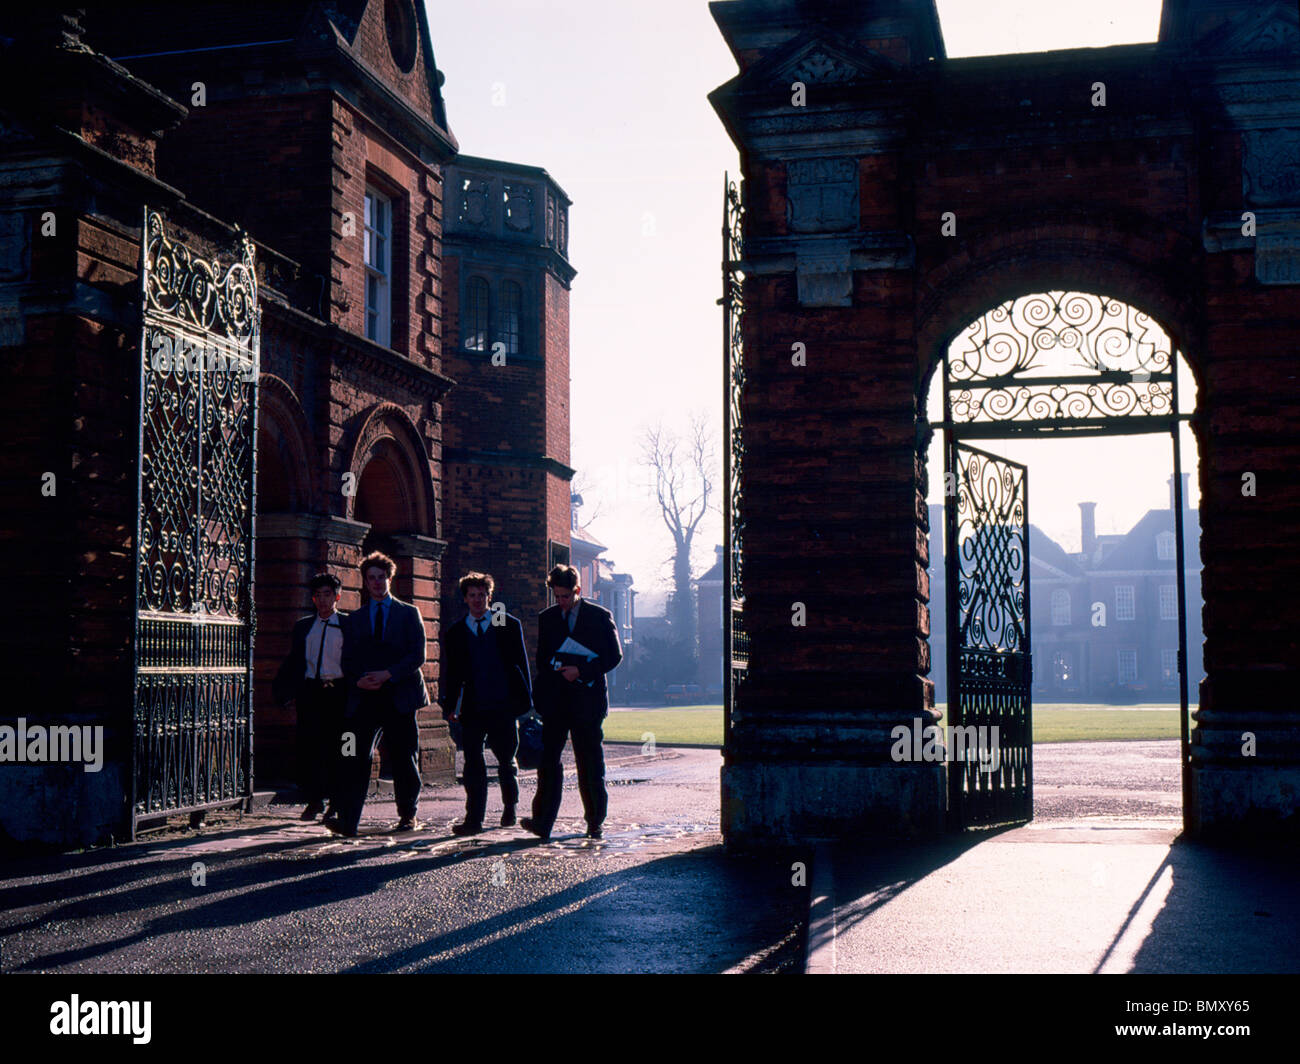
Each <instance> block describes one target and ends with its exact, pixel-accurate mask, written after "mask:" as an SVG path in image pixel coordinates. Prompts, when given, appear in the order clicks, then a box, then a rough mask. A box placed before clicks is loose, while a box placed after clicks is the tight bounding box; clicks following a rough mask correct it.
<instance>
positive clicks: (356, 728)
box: [327, 551, 429, 837]
mask: <svg viewBox="0 0 1300 1064" xmlns="http://www.w3.org/2000/svg"><path fill="white" fill-rule="evenodd" d="M360 568H361V579H362V583H363V585H364V588H365V599H366V601H365V604H364V605H363V606H362V607H361V609H359V610H357V611H356V612H355V613H351V614H349V615H348V617H347V620H346V621H345V622H344V625H343V675H344V678H345V680H346V683H347V690H348V705H347V710H346V713H345V716H344V722H343V727H344V733H345V734H346V733H347V732H348V731H349V730H350V731H352V733H353V734H354V735H355V739H356V742H355V748H354V751H353V754H352V756H351V757H349V758H347V759H346V761H347V767H346V769H345V783H344V786H343V787H342V788H341V793H342V797H343V803H342V806H341V808H340V809H339V818H338V820H337V821H330V822H327V823H328V824H329V826H330V829H331V830H332V831H336V832H337V833H338V834H340V835H345V836H349V837H351V836H355V835H356V833H357V826H358V825H359V824H360V822H361V811H362V808H363V807H364V805H365V799H366V790H367V788H368V787H369V785H370V763H371V760H372V759H373V758H374V756H375V748H376V747H377V746H378V745H379V740H380V738H381V737H385V738H386V740H387V747H388V752H389V755H390V756H391V757H392V762H393V792H394V798H395V799H396V801H397V814H398V816H399V817H400V818H401V819H400V821H399V822H398V825H397V828H396V830H398V831H413V830H415V829H417V828H419V827H420V826H421V825H420V822H419V821H418V820H417V819H416V813H417V811H418V807H419V803H420V786H421V781H420V733H419V728H418V726H417V725H416V720H415V713H416V710H418V709H419V708H420V707H421V706H427V705H428V704H429V692H428V690H427V689H426V688H425V686H424V674H423V672H422V671H421V669H422V668H423V666H424V653H425V649H424V643H425V638H424V618H423V617H421V616H420V611H419V610H418V609H416V608H415V607H414V606H412V605H411V604H410V603H409V602H402V601H400V600H398V599H395V598H393V596H392V593H391V591H390V586H391V583H392V579H393V574H394V573H396V572H397V565H396V564H395V563H394V561H393V559H392V558H390V557H388V556H387V555H386V554H380V553H379V552H378V551H376V552H374V553H373V554H369V555H367V556H366V557H365V558H363V559H362V561H361V566H360Z"/></svg>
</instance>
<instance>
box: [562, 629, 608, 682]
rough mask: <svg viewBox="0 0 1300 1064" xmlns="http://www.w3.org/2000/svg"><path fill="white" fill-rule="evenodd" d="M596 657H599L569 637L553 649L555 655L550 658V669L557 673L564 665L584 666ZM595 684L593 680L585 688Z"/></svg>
mask: <svg viewBox="0 0 1300 1064" xmlns="http://www.w3.org/2000/svg"><path fill="white" fill-rule="evenodd" d="M597 657H599V655H598V654H596V653H595V652H594V651H591V650H588V649H587V648H586V647H584V646H583V645H582V644H581V643H579V642H578V641H577V640H576V639H574V638H573V636H569V637H568V638H567V639H565V640H564V642H563V643H561V644H560V645H559V646H558V647H557V648H556V649H555V653H554V654H553V655H552V656H551V668H552V669H555V670H556V671H557V672H558V671H559V670H560V669H562V668H564V666H566V665H576V666H581V665H585V664H586V663H587V662H589V661H595V660H596V658H597ZM595 683H596V681H595V680H588V681H587V686H588V687H594V686H595Z"/></svg>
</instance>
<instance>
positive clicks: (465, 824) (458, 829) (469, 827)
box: [451, 820, 483, 835]
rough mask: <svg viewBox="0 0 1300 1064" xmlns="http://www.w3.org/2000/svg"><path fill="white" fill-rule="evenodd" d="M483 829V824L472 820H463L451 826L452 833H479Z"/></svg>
mask: <svg viewBox="0 0 1300 1064" xmlns="http://www.w3.org/2000/svg"><path fill="white" fill-rule="evenodd" d="M482 830H483V825H482V824H475V823H474V822H473V821H470V820H465V821H462V822H461V823H459V824H452V826H451V833H452V834H453V835H477V834H478V833H479V832H480V831H482Z"/></svg>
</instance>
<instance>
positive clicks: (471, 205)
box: [456, 177, 492, 229]
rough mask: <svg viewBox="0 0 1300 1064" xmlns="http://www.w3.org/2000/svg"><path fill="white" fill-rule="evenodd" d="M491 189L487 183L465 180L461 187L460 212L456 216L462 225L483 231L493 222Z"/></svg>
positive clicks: (470, 179)
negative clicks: (490, 203)
mask: <svg viewBox="0 0 1300 1064" xmlns="http://www.w3.org/2000/svg"><path fill="white" fill-rule="evenodd" d="M490 189H491V184H490V183H489V182H487V181H475V180H473V179H472V178H468V177H467V178H466V179H465V181H464V183H463V185H462V186H461V195H460V211H459V212H458V214H457V216H456V220H457V221H458V222H459V223H460V224H461V225H468V226H471V227H473V228H474V229H483V228H486V226H487V225H488V224H489V223H490V222H491V221H492V217H491V211H490V209H489V207H488V192H489V191H490Z"/></svg>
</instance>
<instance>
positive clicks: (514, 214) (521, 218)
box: [502, 185, 533, 233]
mask: <svg viewBox="0 0 1300 1064" xmlns="http://www.w3.org/2000/svg"><path fill="white" fill-rule="evenodd" d="M502 198H503V199H504V201H505V205H506V228H508V229H512V230H514V231H515V232H516V233H527V232H530V231H531V230H532V228H533V190H532V188H531V186H529V185H506V186H505V193H504V196H503V197H502Z"/></svg>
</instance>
